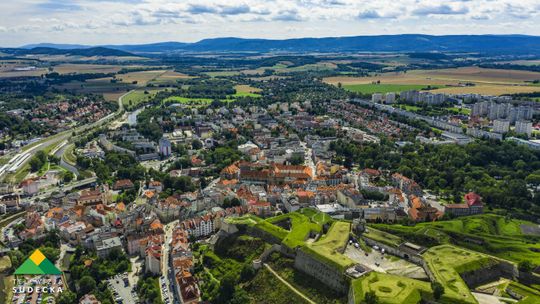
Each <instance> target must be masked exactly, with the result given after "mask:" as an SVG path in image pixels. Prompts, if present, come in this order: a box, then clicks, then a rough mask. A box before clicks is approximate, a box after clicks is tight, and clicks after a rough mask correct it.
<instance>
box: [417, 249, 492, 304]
mask: <svg viewBox="0 0 540 304" xmlns="http://www.w3.org/2000/svg"><path fill="white" fill-rule="evenodd" d="M423 256H424V260H425V261H426V263H427V265H428V267H429V269H430V270H431V272H432V273H433V275H434V276H435V279H436V280H437V281H438V282H439V283H441V284H442V285H443V287H444V291H445V292H444V293H445V295H446V296H448V297H450V298H454V299H459V300H460V301H461V302H462V303H476V300H475V298H474V296H473V295H472V294H471V292H470V290H469V287H468V286H467V284H466V283H465V282H464V281H463V279H461V277H460V274H461V273H463V272H468V271H474V270H477V269H480V268H484V267H487V266H490V265H493V264H496V263H497V261H496V260H494V259H493V258H490V257H488V256H486V255H483V254H480V253H477V252H472V251H469V250H465V249H462V248H458V247H455V246H451V245H441V246H436V247H432V248H430V249H428V250H427V251H426V252H424V254H423Z"/></svg>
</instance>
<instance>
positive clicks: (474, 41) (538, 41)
mask: <svg viewBox="0 0 540 304" xmlns="http://www.w3.org/2000/svg"><path fill="white" fill-rule="evenodd" d="M44 47H45V48H54V49H58V50H64V51H66V50H74V49H76V50H78V52H83V53H84V51H83V50H87V51H88V50H95V51H92V52H97V53H99V52H105V49H109V50H118V51H123V52H132V53H166V52H298V53H302V52H432V51H438V52H475V53H485V54H535V55H540V37H539V36H525V35H447V36H431V35H420V34H406V35H380V36H354V37H328V38H297V39H284V40H273V39H244V38H214V39H204V40H201V41H198V42H195V43H182V42H160V43H151V44H135V45H103V46H100V47H94V46H87V45H73V44H51V43H44V44H32V45H25V46H23V47H21V49H27V50H28V51H34V50H36V49H39V50H41V49H42V48H44ZM106 52H109V51H106ZM119 54H122V53H119ZM118 56H126V55H118Z"/></svg>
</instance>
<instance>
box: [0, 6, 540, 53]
mask: <svg viewBox="0 0 540 304" xmlns="http://www.w3.org/2000/svg"><path fill="white" fill-rule="evenodd" d="M539 11H540V4H538V0H521V1H519V2H516V1H513V0H470V1H467V0H449V1H448V0H378V1H371V0H182V1H179V0H120V1H118V0H71V1H70V0H18V1H1V3H0V41H1V44H4V46H16V45H20V44H24V43H30V42H36V41H49V42H70V43H91V44H100V43H107V44H108V43H139V42H147V41H158V40H177V41H195V40H199V39H203V38H207V37H219V36H238V37H268V38H289V37H302V36H341V35H375V34H392V33H417V32H423V33H426V34H457V33H470V34H481V33H492V34H497V33H514V32H515V33H526V34H536V35H538V34H540V27H535V26H534V24H535V23H537V24H538V23H540V20H539V18H540V14H539ZM508 22H512V26H510V27H504V26H502V24H506V23H508ZM479 24H481V25H482V26H478V25H479ZM28 28H32V30H31V31H29V30H28ZM17 33H20V34H19V35H17ZM105 34H106V35H105Z"/></svg>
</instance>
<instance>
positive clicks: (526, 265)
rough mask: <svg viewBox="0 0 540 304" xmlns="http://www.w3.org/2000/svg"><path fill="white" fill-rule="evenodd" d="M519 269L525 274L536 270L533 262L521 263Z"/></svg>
mask: <svg viewBox="0 0 540 304" xmlns="http://www.w3.org/2000/svg"><path fill="white" fill-rule="evenodd" d="M518 269H519V271H523V272H531V271H532V270H533V269H534V265H533V264H532V263H531V261H521V262H519V264H518Z"/></svg>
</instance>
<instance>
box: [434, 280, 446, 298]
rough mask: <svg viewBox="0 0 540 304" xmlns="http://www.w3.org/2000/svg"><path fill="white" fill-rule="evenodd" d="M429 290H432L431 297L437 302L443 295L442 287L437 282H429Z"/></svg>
mask: <svg viewBox="0 0 540 304" xmlns="http://www.w3.org/2000/svg"><path fill="white" fill-rule="evenodd" d="M431 289H432V290H433V297H434V298H435V300H438V299H440V298H441V297H442V295H443V294H444V287H443V286H442V285H441V283H439V282H431Z"/></svg>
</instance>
